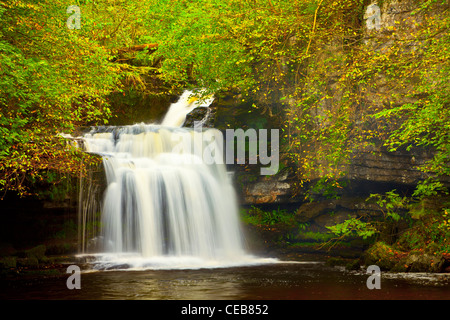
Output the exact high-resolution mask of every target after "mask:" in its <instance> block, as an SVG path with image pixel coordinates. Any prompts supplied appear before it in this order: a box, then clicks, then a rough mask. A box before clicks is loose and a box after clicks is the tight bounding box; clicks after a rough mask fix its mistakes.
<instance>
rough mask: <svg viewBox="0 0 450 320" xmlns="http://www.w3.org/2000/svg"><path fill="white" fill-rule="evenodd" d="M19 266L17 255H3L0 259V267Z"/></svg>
mask: <svg viewBox="0 0 450 320" xmlns="http://www.w3.org/2000/svg"><path fill="white" fill-rule="evenodd" d="M16 266H17V258H16V257H3V258H1V259H0V269H11V268H15V267H16Z"/></svg>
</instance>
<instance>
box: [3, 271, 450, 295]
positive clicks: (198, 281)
mask: <svg viewBox="0 0 450 320" xmlns="http://www.w3.org/2000/svg"><path fill="white" fill-rule="evenodd" d="M69 276H70V275H69V274H68V275H67V277H53V278H40V279H36V281H23V282H15V283H9V284H6V285H5V284H4V285H2V286H1V287H0V288H1V290H2V291H1V293H0V298H1V299H3V300H5V299H15V300H17V299H21V300H22V299H26V300H34V299H39V300H49V299H50V300H78V299H83V300H116V299H117V300H118V299H120V300H264V299H267V300H269V299H270V300H310V299H315V300H321V299H333V300H336V299H340V300H342V299H344V300H359V299H365V300H367V299H370V300H372V299H389V300H391V299H392V300H397V299H402V300H415V299H421V300H423V299H427V300H450V285H449V281H450V274H434V275H431V274H391V273H382V274H381V289H372V290H370V289H368V288H367V285H366V281H367V279H368V277H369V275H368V274H366V273H365V271H364V270H363V271H361V272H354V271H353V272H350V271H344V270H340V269H336V268H330V267H326V266H325V265H324V264H322V263H278V264H268V265H259V266H247V267H233V268H217V269H198V270H146V271H131V270H126V271H119V270H115V271H114V270H113V271H94V272H82V273H81V289H78V290H77V289H73V290H69V289H68V288H67V286H66V280H67V278H68V277H69Z"/></svg>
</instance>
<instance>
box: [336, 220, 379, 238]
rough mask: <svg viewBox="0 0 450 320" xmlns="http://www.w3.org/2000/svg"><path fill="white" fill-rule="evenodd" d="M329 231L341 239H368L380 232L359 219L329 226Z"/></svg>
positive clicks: (370, 224)
mask: <svg viewBox="0 0 450 320" xmlns="http://www.w3.org/2000/svg"><path fill="white" fill-rule="evenodd" d="M327 229H329V230H330V231H331V232H332V233H333V234H334V235H336V236H337V237H339V238H340V239H343V238H345V237H354V236H357V237H361V238H363V239H368V238H371V237H372V236H374V235H375V234H377V233H378V232H379V231H378V229H377V228H376V227H375V226H374V225H373V224H372V223H369V222H363V221H361V220H360V219H357V218H350V219H347V220H345V221H344V222H343V223H339V224H336V225H334V226H329V227H327Z"/></svg>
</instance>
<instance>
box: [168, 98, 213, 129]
mask: <svg viewBox="0 0 450 320" xmlns="http://www.w3.org/2000/svg"><path fill="white" fill-rule="evenodd" d="M213 101H214V97H208V98H206V99H203V100H200V99H197V98H196V97H195V96H192V91H189V90H186V91H185V92H184V93H183V94H182V95H181V97H180V98H179V99H178V101H177V102H176V103H174V104H172V105H171V106H170V108H169V111H168V112H167V113H166V115H165V117H164V119H163V121H162V123H161V125H163V126H168V127H181V126H182V125H183V124H184V121H185V120H186V116H187V114H188V113H189V112H191V111H192V110H194V109H195V108H198V107H201V106H204V107H208V106H209V105H210V104H211V103H212V102H213Z"/></svg>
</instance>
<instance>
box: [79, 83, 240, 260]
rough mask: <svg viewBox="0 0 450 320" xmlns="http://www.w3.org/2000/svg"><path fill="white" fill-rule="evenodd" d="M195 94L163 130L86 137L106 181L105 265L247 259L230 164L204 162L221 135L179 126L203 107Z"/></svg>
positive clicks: (137, 128) (110, 130)
mask: <svg viewBox="0 0 450 320" xmlns="http://www.w3.org/2000/svg"><path fill="white" fill-rule="evenodd" d="M189 95H190V93H189V92H185V93H184V94H183V95H182V96H181V98H180V99H179V101H178V102H176V103H174V104H172V105H171V107H170V109H169V111H168V113H167V115H166V117H165V118H164V120H163V122H162V123H161V124H160V125H158V124H136V125H131V126H121V127H101V128H93V129H92V130H91V131H90V132H89V133H87V134H85V135H84V137H83V141H84V146H85V150H86V151H88V152H93V153H97V154H100V155H102V157H103V164H104V168H105V173H106V180H107V187H106V191H105V194H104V198H103V207H102V218H101V224H102V243H103V252H102V254H101V259H99V265H102V266H103V267H104V266H105V265H108V263H110V264H114V263H116V264H117V263H119V261H122V262H125V263H126V264H127V265H132V266H137V265H139V266H147V267H149V266H150V267H155V266H157V265H159V264H162V265H165V266H166V267H168V266H169V267H174V266H176V265H177V263H178V264H180V266H182V267H186V263H187V262H186V261H189V263H190V265H197V266H202V267H204V266H205V264H206V265H207V264H210V265H211V261H221V262H222V264H223V262H226V263H233V262H236V261H239V262H242V261H244V260H246V259H247V257H248V256H247V255H246V253H245V250H244V246H243V238H242V235H241V231H240V225H239V216H238V206H237V201H236V197H235V193H234V190H233V187H232V184H231V182H230V181H229V175H228V174H227V172H226V169H225V165H224V164H223V162H220V161H217V162H212V161H207V162H205V161H204V159H203V157H204V155H205V152H206V151H208V150H209V151H210V150H212V148H211V146H212V145H213V144H216V143H218V144H220V143H222V141H219V140H220V139H219V138H217V137H221V135H220V134H218V130H216V129H207V130H198V129H189V128H182V127H180V126H181V124H182V123H183V122H184V120H183V119H185V117H186V114H187V113H188V112H187V110H190V109H192V108H194V107H196V106H199V105H200V104H199V103H196V102H195V101H193V100H192V99H189ZM209 101H212V99H210V100H209ZM175 124H176V125H175ZM213 149H214V148H213ZM215 150H216V154H215V156H216V157H222V155H221V154H220V152H218V151H217V150H220V148H216V149H215ZM180 261H182V262H180ZM100 262H101V263H100ZM222 264H220V265H222Z"/></svg>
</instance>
